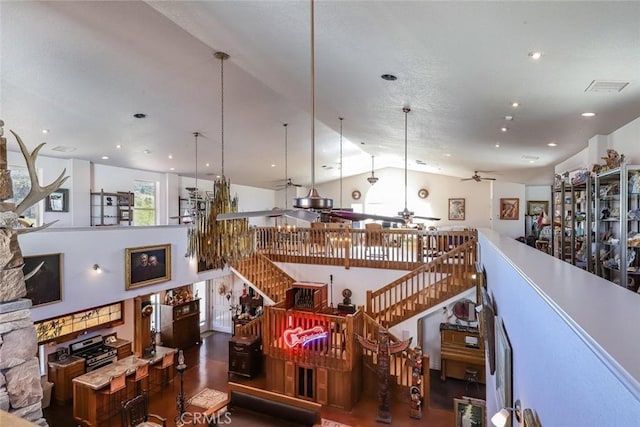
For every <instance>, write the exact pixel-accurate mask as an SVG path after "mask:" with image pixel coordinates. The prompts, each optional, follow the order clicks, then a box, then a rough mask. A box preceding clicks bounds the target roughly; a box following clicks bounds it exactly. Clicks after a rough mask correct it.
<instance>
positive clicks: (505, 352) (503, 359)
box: [496, 319, 513, 408]
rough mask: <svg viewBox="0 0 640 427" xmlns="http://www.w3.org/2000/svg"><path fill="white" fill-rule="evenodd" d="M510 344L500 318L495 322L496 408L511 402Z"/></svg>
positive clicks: (504, 406)
mask: <svg viewBox="0 0 640 427" xmlns="http://www.w3.org/2000/svg"><path fill="white" fill-rule="evenodd" d="M511 369H512V368H511V344H510V343H509V337H508V336H507V331H506V330H505V328H504V323H503V322H502V319H500V320H499V321H497V322H496V403H497V404H498V408H507V407H511V406H513V405H512V404H511V385H512V372H511Z"/></svg>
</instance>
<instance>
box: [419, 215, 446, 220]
mask: <svg viewBox="0 0 640 427" xmlns="http://www.w3.org/2000/svg"><path fill="white" fill-rule="evenodd" d="M413 217H414V218H418V219H426V220H428V221H440V218H434V217H432V216H419V215H414V216H413Z"/></svg>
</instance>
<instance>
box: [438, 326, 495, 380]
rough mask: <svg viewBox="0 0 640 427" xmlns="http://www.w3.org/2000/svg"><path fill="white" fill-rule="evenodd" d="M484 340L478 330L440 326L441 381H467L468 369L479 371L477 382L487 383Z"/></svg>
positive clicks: (465, 327)
mask: <svg viewBox="0 0 640 427" xmlns="http://www.w3.org/2000/svg"><path fill="white" fill-rule="evenodd" d="M484 360H485V358H484V340H483V339H482V337H481V336H480V333H479V331H478V328H474V327H470V326H461V325H452V324H449V323H441V324H440V369H441V375H440V379H442V381H445V380H446V379H447V377H451V378H457V379H460V380H464V379H465V374H466V370H467V369H472V370H475V371H477V378H476V381H478V382H479V383H482V384H484V383H485V372H484Z"/></svg>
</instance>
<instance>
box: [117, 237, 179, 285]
mask: <svg viewBox="0 0 640 427" xmlns="http://www.w3.org/2000/svg"><path fill="white" fill-rule="evenodd" d="M169 280H171V244H169V243H167V244H164V245H155V246H139V247H137V248H127V249H125V289H126V290H131V289H136V288H140V287H143V286H148V285H153V284H156V283H162V282H167V281H169Z"/></svg>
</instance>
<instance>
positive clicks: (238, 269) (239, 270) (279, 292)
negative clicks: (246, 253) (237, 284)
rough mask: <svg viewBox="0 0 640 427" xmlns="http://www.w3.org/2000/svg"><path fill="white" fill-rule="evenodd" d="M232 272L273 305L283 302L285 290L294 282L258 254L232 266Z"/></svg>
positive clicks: (267, 259)
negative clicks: (268, 299)
mask: <svg viewBox="0 0 640 427" xmlns="http://www.w3.org/2000/svg"><path fill="white" fill-rule="evenodd" d="M232 270H234V273H236V274H237V275H239V276H241V277H242V278H244V279H245V280H247V281H248V282H250V283H251V284H252V285H253V286H254V287H256V288H257V289H259V290H260V292H262V293H263V294H264V295H266V296H267V297H268V298H270V299H271V300H272V301H273V302H274V303H275V304H278V303H280V302H283V301H284V298H285V292H286V290H287V289H289V288H290V287H291V285H292V284H293V283H294V282H295V279H294V278H293V277H291V276H289V275H288V274H287V273H285V272H284V271H283V270H282V269H280V267H278V266H277V265H275V264H274V263H273V262H272V261H271V260H270V259H269V258H267V257H266V256H264V255H262V254H259V253H258V254H256V255H254V256H252V257H250V258H245V259H243V260H242V261H240V262H239V263H238V264H237V265H235V266H233V267H232Z"/></svg>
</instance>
